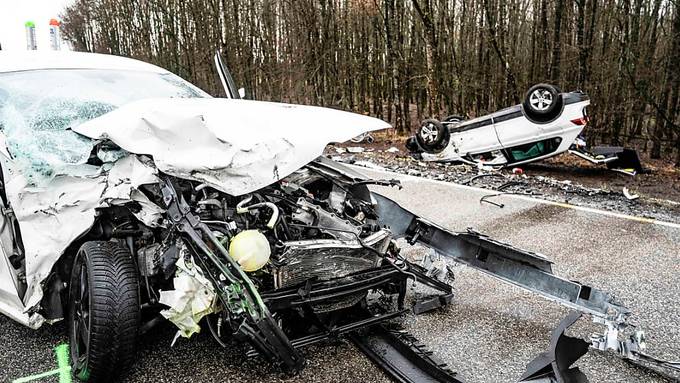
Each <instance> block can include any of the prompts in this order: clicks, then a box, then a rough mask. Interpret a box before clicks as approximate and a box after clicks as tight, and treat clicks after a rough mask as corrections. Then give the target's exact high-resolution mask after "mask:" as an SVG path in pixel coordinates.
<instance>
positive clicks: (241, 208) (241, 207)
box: [236, 196, 279, 229]
mask: <svg viewBox="0 0 680 383" xmlns="http://www.w3.org/2000/svg"><path fill="white" fill-rule="evenodd" d="M252 199H253V197H252V196H249V197H247V198H245V199H244V200H243V201H241V202H239V203H238V205H236V213H237V214H245V213H247V212H249V211H250V210H254V209H259V208H261V207H268V208H269V209H271V211H272V215H271V217H270V218H269V221H267V227H268V228H270V229H273V228H274V226H275V225H276V221H278V220H279V208H278V206H276V205H275V204H273V203H271V202H261V203H256V204H253V205H248V203H250V201H251V200H252ZM247 205H248V206H247Z"/></svg>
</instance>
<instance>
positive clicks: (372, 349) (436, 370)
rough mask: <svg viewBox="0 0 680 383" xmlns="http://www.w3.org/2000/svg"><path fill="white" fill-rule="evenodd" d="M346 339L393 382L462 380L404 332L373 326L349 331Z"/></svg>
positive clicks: (433, 382)
mask: <svg viewBox="0 0 680 383" xmlns="http://www.w3.org/2000/svg"><path fill="white" fill-rule="evenodd" d="M349 338H350V339H351V340H352V342H353V343H354V344H355V345H356V346H357V347H358V348H359V350H361V351H362V352H363V353H364V354H365V355H366V356H368V358H369V359H371V360H372V361H373V363H375V364H376V365H377V366H378V367H380V368H381V369H382V370H383V371H385V373H387V375H388V376H389V377H390V378H392V380H393V381H395V382H399V383H421V382H422V383H428V382H432V383H435V382H441V383H462V380H460V379H458V378H457V377H456V374H455V373H454V372H453V371H451V370H450V369H449V368H448V367H447V366H446V364H445V363H443V362H442V361H440V360H439V359H437V358H436V357H435V356H434V355H433V354H432V352H430V351H428V350H427V349H426V348H425V346H424V345H423V344H422V343H420V342H419V341H418V340H416V339H415V338H414V337H413V336H411V335H410V334H408V333H406V332H404V331H399V330H392V329H388V328H387V327H385V326H384V325H376V326H373V327H370V328H368V329H366V330H365V331H362V332H355V333H351V334H350V335H349Z"/></svg>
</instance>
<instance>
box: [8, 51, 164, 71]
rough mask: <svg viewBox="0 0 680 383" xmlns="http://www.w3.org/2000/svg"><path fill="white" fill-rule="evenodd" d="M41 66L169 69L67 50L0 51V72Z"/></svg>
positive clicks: (142, 69)
mask: <svg viewBox="0 0 680 383" xmlns="http://www.w3.org/2000/svg"><path fill="white" fill-rule="evenodd" d="M41 69H108V70H134V71H142V72H155V73H168V71H167V70H165V69H163V68H161V67H157V66H155V65H152V64H149V63H145V62H143V61H139V60H134V59H131V58H127V57H121V56H114V55H105V54H99V53H84V52H68V51H20V52H7V51H0V73H5V72H17V71H27V70H41Z"/></svg>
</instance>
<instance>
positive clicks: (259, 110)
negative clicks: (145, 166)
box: [73, 98, 390, 196]
mask: <svg viewBox="0 0 680 383" xmlns="http://www.w3.org/2000/svg"><path fill="white" fill-rule="evenodd" d="M389 127H390V125H389V124H387V123H385V122H384V121H381V120H378V119H376V118H372V117H367V116H362V115H359V114H355V113H348V112H343V111H339V110H333V109H327V108H320V107H314V106H302V105H291V104H280V103H273V102H263V101H250V100H232V99H217V98H216V99H198V98H194V99H190V98H178V99H147V100H141V101H137V102H134V103H130V104H127V105H125V106H123V107H121V108H119V109H116V110H114V111H112V112H110V113H107V114H105V115H103V116H101V117H99V118H96V119H94V120H90V121H88V122H85V123H83V124H82V125H79V126H78V127H76V128H74V129H73V130H74V131H75V132H77V133H80V134H82V135H84V136H87V137H90V138H93V139H109V140H111V141H112V142H113V143H115V144H116V145H118V146H120V147H121V148H123V149H124V150H126V151H128V152H131V153H135V154H146V155H150V156H151V157H152V158H153V160H154V163H155V164H156V166H157V167H158V169H159V170H160V171H162V172H164V173H167V174H170V175H173V176H176V177H181V178H186V179H192V180H196V181H200V182H204V183H206V184H208V185H210V186H212V187H214V188H216V189H218V190H221V191H223V192H225V193H228V194H231V195H234V196H238V195H242V194H247V193H250V192H253V191H255V190H258V189H261V188H263V187H265V186H267V185H270V184H272V183H273V182H276V181H278V180H280V179H282V178H284V177H286V176H287V175H289V174H291V173H292V172H294V171H295V170H297V169H299V168H301V167H302V166H304V165H306V164H307V163H309V162H311V161H312V160H314V159H315V158H317V157H318V156H320V155H321V154H322V153H323V150H324V147H325V146H326V145H327V144H329V143H331V142H344V141H347V140H349V139H351V138H352V137H355V136H358V135H360V134H362V133H364V132H368V131H374V130H380V129H385V128H389Z"/></svg>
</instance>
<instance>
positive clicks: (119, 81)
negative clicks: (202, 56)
mask: <svg viewBox="0 0 680 383" xmlns="http://www.w3.org/2000/svg"><path fill="white" fill-rule="evenodd" d="M159 97H160V98H165V97H177V98H187V97H210V96H209V95H207V94H206V93H204V92H203V91H201V90H200V89H198V88H196V87H194V86H193V85H191V84H189V83H188V82H186V81H184V80H182V79H181V78H179V77H177V76H175V75H174V74H171V73H154V72H137V71H124V70H99V69H68V70H35V71H23V72H12V73H3V74H0V131H1V132H2V133H3V134H4V136H5V139H6V146H7V150H8V151H9V153H10V155H11V156H12V159H13V160H14V162H15V163H16V164H17V165H18V166H20V167H21V168H22V169H23V170H24V176H25V177H26V178H27V181H28V182H29V183H31V184H37V183H38V181H39V180H41V179H44V178H49V177H52V176H53V175H54V174H56V173H58V172H59V171H60V170H61V169H63V168H64V167H67V166H69V165H77V164H83V163H85V162H86V161H87V160H88V158H89V155H90V152H91V150H92V145H93V143H92V140H91V139H89V138H86V137H83V136H81V135H79V134H77V133H75V132H73V131H72V130H71V128H73V127H75V126H77V125H79V124H81V123H83V122H85V121H88V120H91V119H94V118H97V117H99V116H101V115H103V114H105V113H108V112H110V111H112V110H114V109H116V108H117V107H119V106H121V105H124V104H126V103H129V102H132V101H137V100H141V99H145V98H159Z"/></svg>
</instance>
